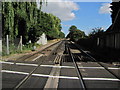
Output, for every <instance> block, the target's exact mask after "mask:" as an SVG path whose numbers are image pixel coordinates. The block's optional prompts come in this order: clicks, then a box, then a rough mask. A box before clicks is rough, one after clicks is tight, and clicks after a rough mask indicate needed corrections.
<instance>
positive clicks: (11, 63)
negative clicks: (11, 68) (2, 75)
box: [0, 61, 14, 64]
mask: <svg viewBox="0 0 120 90" xmlns="http://www.w3.org/2000/svg"><path fill="white" fill-rule="evenodd" d="M0 63H3V64H14V63H13V62H4V61H0Z"/></svg>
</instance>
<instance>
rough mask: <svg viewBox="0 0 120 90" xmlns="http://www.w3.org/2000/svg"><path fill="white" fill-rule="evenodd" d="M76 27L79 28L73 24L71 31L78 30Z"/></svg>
mask: <svg viewBox="0 0 120 90" xmlns="http://www.w3.org/2000/svg"><path fill="white" fill-rule="evenodd" d="M76 29H77V27H76V26H75V25H72V26H71V27H70V28H69V31H70V32H71V31H73V30H76Z"/></svg>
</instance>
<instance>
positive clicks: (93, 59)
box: [71, 42, 120, 79]
mask: <svg viewBox="0 0 120 90" xmlns="http://www.w3.org/2000/svg"><path fill="white" fill-rule="evenodd" d="M71 43H72V42H71ZM72 44H73V43H72ZM73 45H74V46H76V48H78V50H80V51H81V52H82V53H84V54H86V55H87V56H88V57H90V58H91V59H92V61H95V62H97V63H98V64H99V65H100V66H101V67H103V68H104V69H105V70H106V71H108V72H109V73H111V74H112V75H113V76H114V77H115V78H117V79H120V77H118V76H117V75H116V74H114V73H113V72H112V71H110V70H109V69H108V68H107V67H106V66H105V65H103V64H102V63H100V62H98V61H97V60H96V59H95V58H94V57H92V56H91V55H89V54H88V53H86V52H84V51H83V50H82V49H81V48H80V47H78V45H76V44H73Z"/></svg>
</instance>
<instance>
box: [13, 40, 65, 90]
mask: <svg viewBox="0 0 120 90" xmlns="http://www.w3.org/2000/svg"><path fill="white" fill-rule="evenodd" d="M55 44H56V43H55ZM55 44H53V45H55ZM61 44H63V41H61V42H60V43H59V44H58V46H57V47H56V48H55V49H54V50H52V51H51V53H50V54H49V55H48V56H47V58H46V59H45V60H43V59H42V61H41V62H40V63H38V66H37V67H36V68H35V69H33V70H32V71H31V72H30V73H29V74H28V75H27V76H26V77H25V78H24V79H23V80H22V81H20V82H19V84H17V85H16V86H15V87H14V90H16V89H17V90H19V89H20V87H22V85H23V84H24V83H25V82H27V80H28V79H29V78H31V76H32V74H34V72H35V71H36V70H37V69H38V68H39V67H40V65H42V64H43V62H46V61H47V60H48V59H49V58H50V57H51V56H52V55H57V50H58V49H59V47H60V46H61ZM53 45H51V46H53ZM51 46H50V47H51ZM48 48H49V47H47V48H45V49H47V51H48ZM45 49H44V50H43V51H45ZM37 53H39V52H37ZM55 57H57V56H55ZM56 62H57V61H56Z"/></svg>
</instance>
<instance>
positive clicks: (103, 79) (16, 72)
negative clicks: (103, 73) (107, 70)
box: [1, 70, 120, 81]
mask: <svg viewBox="0 0 120 90" xmlns="http://www.w3.org/2000/svg"><path fill="white" fill-rule="evenodd" d="M1 72H4V73H13V74H23V75H28V74H29V73H26V72H18V71H9V70H1ZM32 76H37V77H52V78H61V79H79V78H78V77H70V76H53V75H44V74H32ZM83 79H84V80H97V81H99V80H102V81H120V79H116V78H87V77H83Z"/></svg>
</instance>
